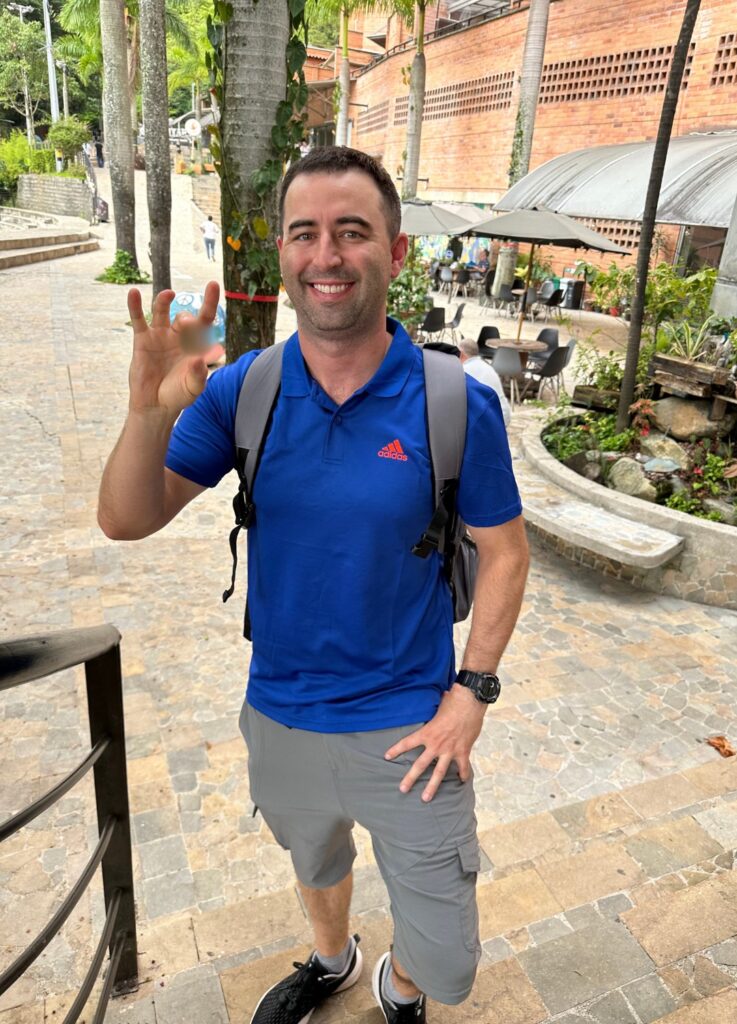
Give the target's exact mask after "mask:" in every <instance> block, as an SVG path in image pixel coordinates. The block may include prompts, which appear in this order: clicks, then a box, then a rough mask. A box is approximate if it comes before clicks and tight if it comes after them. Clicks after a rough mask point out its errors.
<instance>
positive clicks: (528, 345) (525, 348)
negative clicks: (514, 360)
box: [485, 338, 548, 368]
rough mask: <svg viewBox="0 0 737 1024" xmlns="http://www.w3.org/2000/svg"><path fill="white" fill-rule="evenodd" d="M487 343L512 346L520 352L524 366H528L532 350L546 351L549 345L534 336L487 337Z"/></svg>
mask: <svg viewBox="0 0 737 1024" xmlns="http://www.w3.org/2000/svg"><path fill="white" fill-rule="evenodd" d="M485 344H486V345H488V346H489V348H511V349H514V351H515V352H519V355H520V362H521V363H522V367H523V368H524V367H525V366H527V356H528V355H529V354H530V352H545V351H546V349H547V347H548V346H547V345H546V344H545V342H544V341H537V340H536V339H534V338H520V340H519V341H517V339H516V338H487V339H486V341H485Z"/></svg>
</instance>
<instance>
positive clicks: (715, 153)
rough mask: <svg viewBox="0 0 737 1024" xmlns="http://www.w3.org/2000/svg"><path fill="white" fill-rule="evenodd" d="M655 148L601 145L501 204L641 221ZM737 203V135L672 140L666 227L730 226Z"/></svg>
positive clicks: (569, 158) (547, 168)
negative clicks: (682, 225) (684, 225)
mask: <svg viewBox="0 0 737 1024" xmlns="http://www.w3.org/2000/svg"><path fill="white" fill-rule="evenodd" d="M654 145H655V144H654V142H652V141H651V142H628V143H623V144H620V145H616V146H596V147H595V148H593V149H579V150H577V151H576V152H574V153H565V154H564V155H563V156H558V157H555V158H554V159H553V160H549V161H548V162H547V163H545V164H543V165H542V166H541V167H538V168H536V169H535V170H534V171H532V172H531V173H530V174H528V175H526V176H525V177H524V178H522V179H521V180H520V181H518V182H517V184H516V185H514V186H513V187H512V188H511V189H510V190H509V192H507V193H506V194H505V195H504V196H502V198H501V199H500V200H499V202H498V203H496V205H495V206H494V209H495V210H519V209H524V208H529V207H532V206H541V205H542V206H546V207H547V208H548V209H550V210H555V211H556V212H558V213H567V214H568V215H569V216H571V217H592V218H601V219H605V220H629V221H637V220H642V208H643V206H644V203H645V194H646V192H647V183H648V179H649V177H650V166H651V164H652V159H653V149H654ZM736 197H737V131H729V132H717V133H714V134H711V135H686V136H683V137H681V138H677V139H672V140H671V143H670V148H669V150H668V160H667V162H666V165H665V177H664V178H663V187H662V189H661V192H660V203H659V204H658V216H657V220H658V223H660V224H694V225H695V224H701V225H706V226H709V227H715V228H727V227H729V222H730V220H731V217H732V208H733V207H734V203H735V198H736Z"/></svg>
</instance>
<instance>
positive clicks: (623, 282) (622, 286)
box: [590, 263, 635, 311]
mask: <svg viewBox="0 0 737 1024" xmlns="http://www.w3.org/2000/svg"><path fill="white" fill-rule="evenodd" d="M590 284H591V292H592V295H593V296H594V302H595V303H596V304H597V306H600V307H601V308H602V309H605V310H608V309H612V308H616V309H619V310H620V311H621V309H622V307H623V306H628V305H629V303H630V297H631V295H632V292H633V290H634V286H635V268H634V267H618V266H617V264H616V263H612V264H611V265H610V267H609V269H608V270H600V271H599V272H598V273H597V274H596V276H595V277H594V278H593V280H592V281H591V282H590Z"/></svg>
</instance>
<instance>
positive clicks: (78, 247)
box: [0, 238, 100, 270]
mask: <svg viewBox="0 0 737 1024" xmlns="http://www.w3.org/2000/svg"><path fill="white" fill-rule="evenodd" d="M99 248H100V243H99V242H98V241H97V239H96V238H88V239H86V240H84V241H80V242H66V243H62V244H61V245H48V246H42V247H40V248H34V249H12V250H9V251H6V252H4V253H2V254H1V255H0V270H7V269H8V268H9V267H22V266H26V265H27V264H29V263H41V262H43V261H44V260H57V259H60V258H61V257H63V256H77V255H78V254H79V253H83V252H94V251H95V250H96V249H99Z"/></svg>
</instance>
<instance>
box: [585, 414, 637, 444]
mask: <svg viewBox="0 0 737 1024" xmlns="http://www.w3.org/2000/svg"><path fill="white" fill-rule="evenodd" d="M590 430H591V437H592V441H593V442H594V444H595V446H596V448H598V450H599V451H600V452H626V451H629V450H630V448H632V447H633V446H634V444H635V440H636V438H637V432H636V431H635V430H633V429H628V430H623V431H622V432H621V433H617V417H616V415H615V414H614V413H611V414H610V413H605V414H604V415H601V416H596V417H592V418H591V420H590Z"/></svg>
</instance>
